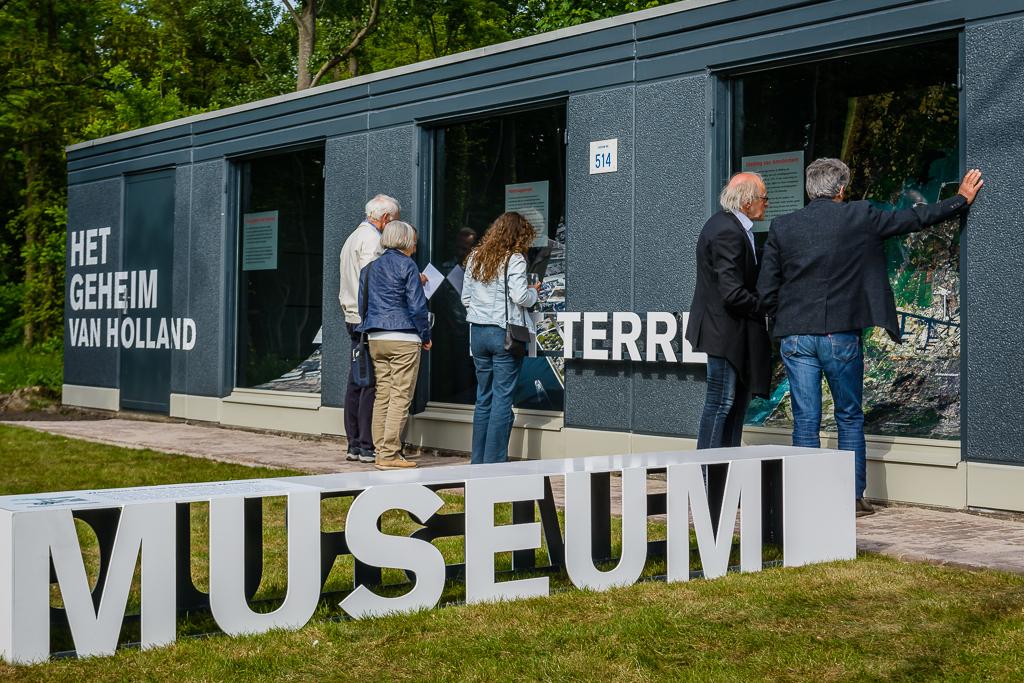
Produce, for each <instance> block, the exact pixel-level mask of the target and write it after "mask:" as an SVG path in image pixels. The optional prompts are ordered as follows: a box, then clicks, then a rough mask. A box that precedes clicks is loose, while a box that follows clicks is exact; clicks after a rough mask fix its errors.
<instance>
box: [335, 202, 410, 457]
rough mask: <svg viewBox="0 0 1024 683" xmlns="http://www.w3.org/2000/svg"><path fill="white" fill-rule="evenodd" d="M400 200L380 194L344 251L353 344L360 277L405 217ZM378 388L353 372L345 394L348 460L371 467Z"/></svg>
mask: <svg viewBox="0 0 1024 683" xmlns="http://www.w3.org/2000/svg"><path fill="white" fill-rule="evenodd" d="M401 214H402V207H401V205H399V203H398V200H397V199H395V198H394V197H389V196H387V195H386V194H379V195H377V196H376V197H374V198H373V199H371V200H370V201H368V202H367V203H366V219H365V220H363V222H362V223H360V224H359V226H358V227H356V229H355V230H353V231H352V234H351V235H349V236H348V239H347V240H345V244H344V246H342V248H341V265H340V275H341V287H340V289H339V291H338V299H339V301H341V310H342V311H343V312H344V314H345V327H346V328H348V334H349V339H351V341H352V344H353V345H354V344H356V343H357V342H358V341H359V336H360V335H359V332H357V331H356V327H357V326H358V325H359V323H360V316H359V304H358V294H359V273H360V271H362V269H363V268H364V267H366V265H367V264H369V263H370V262H372V261H374V260H376V258H377V257H378V256H380V255H381V253H383V249H381V246H380V235H381V232H383V230H384V226H386V225H387V224H388V223H390V222H391V221H393V220H399V219H400V218H401V217H402V215H401ZM375 397H376V387H373V386H369V387H361V386H359V385H358V384H356V383H355V382H354V381H353V379H352V374H351V369H350V372H349V378H348V387H347V389H346V390H345V436H346V438H347V440H348V454H347V455H346V458H347V459H348V460H359V461H360V462H365V463H372V462H374V461H375V460H376V453H375V451H374V447H373V402H374V398H375Z"/></svg>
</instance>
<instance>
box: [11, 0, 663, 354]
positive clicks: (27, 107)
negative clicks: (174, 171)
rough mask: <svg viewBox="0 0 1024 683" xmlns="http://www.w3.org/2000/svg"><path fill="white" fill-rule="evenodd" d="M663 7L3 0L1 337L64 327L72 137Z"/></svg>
mask: <svg viewBox="0 0 1024 683" xmlns="http://www.w3.org/2000/svg"><path fill="white" fill-rule="evenodd" d="M657 4H662V3H660V2H643V1H642V0H640V1H638V0H0V178H2V181H0V345H9V344H11V343H14V342H16V341H18V340H21V341H23V342H25V343H26V344H30V345H31V344H35V343H44V342H49V343H59V339H60V338H61V336H62V319H63V310H64V259H65V257H64V248H65V247H64V245H65V233H66V230H67V212H66V193H67V189H66V178H67V168H66V160H65V154H64V149H65V147H66V146H67V145H69V144H73V143H75V142H80V141H83V140H88V139H93V138H97V137H102V136H105V135H110V134H114V133H119V132H123V131H128V130H133V129H136V128H141V127H144V126H148V125H153V124H156V123H161V122H163V121H167V120H171V119H174V118H179V117H182V116H187V115H190V114H193V113H198V112H202V111H209V110H212V109H218V108H222V107H226V106H231V105H234V104H239V103H243V102H250V101H253V100H257V99H261V98H265V97H270V96H273V95H278V94H281V93H285V92H288V91H291V90H295V89H302V88H304V87H307V86H313V85H317V84H323V83H328V82H331V81H337V80H340V79H345V78H350V77H352V76H355V75H358V74H363V73H370V72H375V71H381V70H384V69H389V68H392V67H396V66H401V65H404V64H409V63H412V62H417V61H421V60H424V59H432V58H435V57H442V56H445V55H450V54H454V53H457V52H462V51H464V50H471V49H474V48H477V47H482V46H485V45H491V44H493V43H497V42H501V41H504V40H509V39H512V38H519V37H524V36H528V35H532V34H534V33H538V32H542V31H550V30H555V29H558V28H562V27H565V26H571V25H574V24H579V23H582V22H585V21H590V20H593V19H600V18H604V17H607V16H612V15H615V14H620V13H623V12H628V11H631V10H635V9H642V8H644V7H649V6H654V5H657ZM304 13H305V14H304ZM302 16H305V17H306V19H307V23H306V24H305V27H304V26H303V24H302V22H301V21H300V19H301V17H302ZM310 18H311V19H312V20H313V21H312V23H309V22H308V19H310ZM303 31H306V33H307V35H305V36H303V35H302V32H303ZM304 41H305V42H304Z"/></svg>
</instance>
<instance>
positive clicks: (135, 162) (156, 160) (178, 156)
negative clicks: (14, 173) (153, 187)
mask: <svg viewBox="0 0 1024 683" xmlns="http://www.w3.org/2000/svg"><path fill="white" fill-rule="evenodd" d="M190 157H191V150H188V149H182V150H178V151H177V152H165V153H163V154H154V155H152V156H143V157H137V158H133V159H129V160H126V161H120V162H118V163H115V164H106V165H104V166H94V167H91V168H86V169H83V170H81V171H74V172H72V173H69V174H68V184H69V185H77V184H79V183H90V182H93V181H95V180H104V179H106V178H115V177H120V176H121V175H122V174H125V173H142V172H145V171H156V170H159V169H161V168H170V167H172V166H177V165H178V164H186V163H188V161H189V158H190Z"/></svg>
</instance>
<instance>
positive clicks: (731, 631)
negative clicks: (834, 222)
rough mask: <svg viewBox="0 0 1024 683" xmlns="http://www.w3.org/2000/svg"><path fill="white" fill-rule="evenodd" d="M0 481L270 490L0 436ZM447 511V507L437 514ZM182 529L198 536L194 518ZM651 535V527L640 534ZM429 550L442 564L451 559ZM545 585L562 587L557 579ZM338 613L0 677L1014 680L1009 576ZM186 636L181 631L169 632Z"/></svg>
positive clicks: (189, 463) (138, 456) (170, 463)
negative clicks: (361, 616)
mask: <svg viewBox="0 0 1024 683" xmlns="http://www.w3.org/2000/svg"><path fill="white" fill-rule="evenodd" d="M0 467H2V468H3V471H4V473H5V476H4V479H3V483H2V484H0V488H2V492H4V493H13V492H27V491H44V490H60V489H74V488H80V487H89V488H93V487H104V486H125V485H141V484H154V483H167V482H181V481H201V480H204V479H207V480H209V479H233V478H245V477H261V476H268V475H271V474H275V475H280V474H281V472H280V471H272V470H266V469H262V470H261V469H250V468H243V467H239V466H233V465H222V464H218V463H211V462H207V461H202V460H193V459H189V458H182V457H176V456H168V455H162V454H157V453H153V452H151V451H129V450H125V449H119V448H113V447H106V446H99V445H93V444H84V443H82V442H79V441H74V440H68V439H63V438H58V437H51V436H46V435H41V434H36V433H33V432H29V431H26V430H22V429H18V428H13V427H6V426H0ZM334 502H335V503H336V502H338V501H334ZM330 504H332V501H327V502H325V527H327V528H334V527H336V526H337V525H338V524H339V522H338V515H339V513H341V512H343V511H342V510H340V509H334V510H330V508H329V505H330ZM275 505H277V507H275ZM458 506H459V500H458V499H457V498H450V499H449V501H448V505H447V506H446V507H448V508H457V507H458ZM328 511H330V513H328ZM266 512H267V514H266V523H267V524H266V526H267V530H266V534H267V539H268V540H267V544H268V553H269V554H270V555H271V557H270V558H268V559H267V560H266V562H265V566H266V571H267V577H266V580H265V584H267V585H266V586H263V587H261V591H260V592H261V594H263V595H264V596H265V597H269V596H271V595H277V596H280V595H281V594H282V593H283V590H284V589H285V588H286V585H285V581H284V579H283V575H284V556H285V555H284V547H283V546H284V539H283V534H282V532H283V525H282V524H281V523H280V520H281V518H282V517H283V515H281V514H280V513H281V512H282V510H281V508H280V506H279V505H278V503H277V501H275V502H273V503H268V505H267V510H266ZM499 516H503V515H499ZM193 521H194V522H195V523H201V522H202V514H201V513H198V514H197V515H193ZM385 527H386V528H389V529H391V528H393V529H394V530H395V531H396V532H397V531H401V530H404V529H407V528H408V524H407V523H406V522H404V521H402V520H400V519H399V518H398V517H396V518H394V519H387V520H386V521H385ZM196 530H197V532H198V531H201V529H196ZM659 533H661V530H659V529H658V528H657V527H656V525H653V524H652V535H655V536H656V535H657V534H659ZM82 537H83V539H86V538H87V535H83V536H82ZM201 545H202V543H201V542H200V543H199V544H194V545H193V554H194V558H195V560H194V567H193V575H194V576H195V577H196V581H197V584H202V583H203V578H204V576H203V575H204V571H205V566H204V556H205V548H202V547H200V546H201ZM439 546H440V547H442V552H444V553H445V555H446V556H448V557H452V556H453V555H457V554H458V553H460V552H461V548H457V547H454V545H450V544H445V545H442V544H441V543H439ZM339 569H341V571H339ZM346 571H347V574H348V575H347V576H346V575H345V574H346ZM350 576H351V565H350V564H349V565H348V566H347V568H345V567H342V563H341V562H339V564H338V566H336V567H335V572H334V573H332V578H331V579H330V580H329V582H334V584H335V585H336V587H338V588H344V586H345V585H346V582H347V585H351V579H350ZM553 584H554V585H556V586H565V581H564V578H561V579H553ZM453 591H456V589H455V588H454V587H453ZM336 614H337V610H336V608H333V606H330V605H325V606H323V607H322V608H321V610H320V611H319V613H318V615H317V616H315V617H314V618H313V620H312V621H311V622H310V624H309V625H307V626H306V627H305V628H303V629H302V630H300V631H298V632H294V633H289V632H275V633H270V634H264V635H261V636H255V637H247V638H228V637H226V636H214V637H211V638H200V639H196V638H182V639H181V640H180V641H179V642H178V643H177V644H176V645H174V646H172V647H168V648H162V649H159V650H153V651H148V652H141V651H139V650H136V649H126V650H122V651H121V652H119V653H118V654H117V655H116V656H115V657H111V658H97V659H91V660H81V661H79V660H59V661H53V662H49V663H47V664H43V665H38V666H34V667H27V668H17V667H10V666H7V665H3V664H0V678H3V679H12V680H13V679H19V680H44V681H66V680H82V681H93V680H109V681H115V680H116V681H121V680H133V679H145V680H163V679H173V680H185V681H197V680H204V681H206V680H209V681H214V680H267V681H269V680H275V681H276V680H285V681H292V680H294V681H298V680H317V679H321V680H360V681H366V680H424V681H428V680H429V681H433V680H478V681H491V680H499V679H500V680H537V679H544V680H593V681H598V680H673V681H674V680H695V681H712V680H714V681H718V680H737V681H739V680H743V681H748V680H765V679H768V680H807V679H816V680H851V679H852V680H879V679H884V680H1007V681H1011V680H1020V678H1021V673H1022V672H1024V577H1020V576H1013V575H1008V574H1003V573H998V572H987V571H977V572H972V571H963V570H958V569H951V568H941V567H933V566H929V565H922V564H907V563H901V562H897V561H894V560H890V559H886V558H882V557H877V556H870V555H867V556H863V557H861V558H860V559H858V560H857V561H855V562H842V563H832V564H828V565H818V566H814V567H804V568H800V569H771V570H766V571H764V572H761V573H758V574H746V575H740V574H731V575H729V576H727V577H725V578H723V579H718V580H714V581H700V580H697V581H691V582H688V583H683V584H672V585H667V584H664V583H660V582H649V583H643V584H638V585H636V586H631V587H628V588H623V589H618V590H613V591H609V592H606V593H590V592H584V591H577V590H564V591H561V592H557V593H556V594H554V595H552V596H551V597H550V598H546V599H536V600H528V601H520V602H515V603H505V604H499V605H476V606H464V605H463V606H454V607H446V608H444V609H438V610H432V611H428V612H422V613H419V614H415V615H407V616H396V617H389V618H383V619H374V620H368V621H361V622H354V621H344V620H342V621H335V620H331V619H328V618H326V617H329V616H333V615H336ZM190 628H191V625H190V624H189V623H185V622H183V624H182V628H181V631H180V632H183V633H187V632H189V630H190Z"/></svg>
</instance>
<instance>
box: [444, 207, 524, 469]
mask: <svg viewBox="0 0 1024 683" xmlns="http://www.w3.org/2000/svg"><path fill="white" fill-rule="evenodd" d="M535 237H536V230H535V229H534V227H533V226H532V225H530V222H529V221H527V220H526V219H525V218H523V217H522V216H521V215H520V214H518V213H516V212H514V211H509V212H506V213H503V214H501V215H500V216H498V218H497V219H496V220H495V221H494V223H492V224H491V227H490V228H489V229H488V230H487V232H486V233H485V234H484V237H483V239H482V240H481V241H480V245H479V246H478V247H477V248H476V249H474V250H473V253H472V254H471V255H470V257H469V261H468V262H467V263H466V277H465V281H464V283H463V288H462V304H463V305H464V306H465V307H466V321H467V322H469V324H470V325H469V344H470V349H471V351H472V354H473V365H474V366H475V368H476V407H475V408H474V410H473V457H472V460H471V462H473V463H490V462H505V461H506V460H508V440H509V437H510V436H511V434H512V421H513V420H514V417H515V416H514V415H513V413H512V400H513V398H514V393H515V388H516V382H517V381H518V380H519V371H520V370H521V369H522V365H523V359H522V358H518V357H516V356H514V355H513V354H511V353H509V352H508V351H506V350H505V327H506V324H507V323H506V321H507V322H508V323H512V324H513V325H525V326H526V327H528V328H529V329H530V331H531V332H533V331H534V324H533V320H532V318H531V317H530V315H529V313H528V311H527V309H528V308H529V307H530V306H533V305H534V304H535V303H537V291H538V290H539V289H540V284H535V285H530V284H529V283H528V281H527V277H526V251H527V250H528V249H529V248H530V245H531V244H532V243H533V240H534V238H535ZM506 269H507V272H508V285H507V287H506V284H505V273H506Z"/></svg>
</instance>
